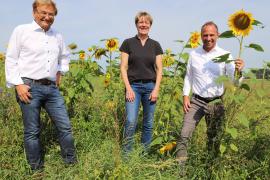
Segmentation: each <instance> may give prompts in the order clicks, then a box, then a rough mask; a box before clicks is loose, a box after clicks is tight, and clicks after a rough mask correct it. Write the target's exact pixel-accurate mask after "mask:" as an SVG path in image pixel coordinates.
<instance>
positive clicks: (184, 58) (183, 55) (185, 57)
mask: <svg viewBox="0 0 270 180" xmlns="http://www.w3.org/2000/svg"><path fill="white" fill-rule="evenodd" d="M181 58H182V59H183V60H185V61H187V60H188V59H189V54H188V53H182V54H181Z"/></svg>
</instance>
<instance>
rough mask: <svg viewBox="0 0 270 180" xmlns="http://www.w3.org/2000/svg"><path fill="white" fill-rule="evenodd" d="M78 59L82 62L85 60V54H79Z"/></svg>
mask: <svg viewBox="0 0 270 180" xmlns="http://www.w3.org/2000/svg"><path fill="white" fill-rule="evenodd" d="M79 58H80V60H84V59H85V53H84V52H81V53H80V54H79Z"/></svg>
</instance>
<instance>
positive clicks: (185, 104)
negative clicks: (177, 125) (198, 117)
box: [183, 96, 191, 113]
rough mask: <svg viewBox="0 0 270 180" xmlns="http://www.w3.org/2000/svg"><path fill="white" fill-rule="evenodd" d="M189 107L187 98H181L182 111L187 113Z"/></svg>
mask: <svg viewBox="0 0 270 180" xmlns="http://www.w3.org/2000/svg"><path fill="white" fill-rule="evenodd" d="M190 107H191V105H190V100H189V96H183V110H184V112H185V113H187V112H188V111H189V108H190Z"/></svg>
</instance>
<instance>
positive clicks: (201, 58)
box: [183, 45, 235, 98]
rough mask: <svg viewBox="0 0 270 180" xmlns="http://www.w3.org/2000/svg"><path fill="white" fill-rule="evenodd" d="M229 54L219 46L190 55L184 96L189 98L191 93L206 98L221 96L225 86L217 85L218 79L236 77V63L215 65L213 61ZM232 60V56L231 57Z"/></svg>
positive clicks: (198, 50) (201, 49)
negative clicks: (226, 76)
mask: <svg viewBox="0 0 270 180" xmlns="http://www.w3.org/2000/svg"><path fill="white" fill-rule="evenodd" d="M227 53H229V52H228V51H225V50H224V49H222V48H220V47H218V46H217V45H216V46H215V48H213V49H212V50H211V51H209V52H207V51H205V50H204V49H203V48H202V47H199V48H197V49H195V50H193V51H192V52H191V53H190V59H189V61H188V64H187V71H186V76H185V79H184V87H183V95H185V96H188V95H189V93H190V91H191V90H192V93H195V94H197V95H199V96H201V97H204V98H212V97H217V96H221V95H222V94H223V92H224V87H223V84H218V83H216V80H217V78H218V77H220V76H222V75H228V76H229V77H230V78H231V79H232V80H233V77H234V68H235V65H234V62H230V63H227V64H225V63H224V62H222V63H215V62H213V59H214V58H216V57H218V56H221V55H224V54H227ZM229 59H230V60H232V59H233V58H232V56H231V55H230V56H229Z"/></svg>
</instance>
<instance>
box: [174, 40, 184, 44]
mask: <svg viewBox="0 0 270 180" xmlns="http://www.w3.org/2000/svg"><path fill="white" fill-rule="evenodd" d="M174 42H179V43H183V42H185V41H183V40H181V39H180V40H175V41H174Z"/></svg>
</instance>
